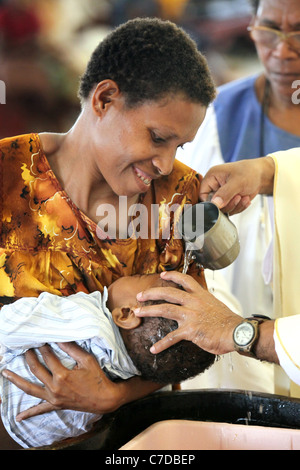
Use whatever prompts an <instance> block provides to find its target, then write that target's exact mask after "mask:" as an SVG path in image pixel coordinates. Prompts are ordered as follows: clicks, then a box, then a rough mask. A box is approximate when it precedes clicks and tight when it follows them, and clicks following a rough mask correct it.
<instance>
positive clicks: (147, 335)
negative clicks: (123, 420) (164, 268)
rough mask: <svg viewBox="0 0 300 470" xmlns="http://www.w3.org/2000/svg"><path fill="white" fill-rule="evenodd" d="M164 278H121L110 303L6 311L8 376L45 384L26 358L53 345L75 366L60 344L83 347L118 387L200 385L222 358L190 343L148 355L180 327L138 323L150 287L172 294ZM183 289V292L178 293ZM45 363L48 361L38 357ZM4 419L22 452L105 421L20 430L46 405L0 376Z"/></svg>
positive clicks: (50, 300) (0, 332)
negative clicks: (129, 383)
mask: <svg viewBox="0 0 300 470" xmlns="http://www.w3.org/2000/svg"><path fill="white" fill-rule="evenodd" d="M170 284H172V285H173V286H174V284H173V283H170V282H169V281H164V280H162V279H161V278H160V276H159V274H150V275H136V276H130V277H122V278H120V279H118V280H117V281H115V282H114V283H113V284H111V286H110V287H109V288H108V289H105V291H104V293H103V295H101V294H100V293H99V292H93V293H91V294H85V293H82V292H79V293H77V294H74V295H71V296H69V297H58V296H55V295H52V294H48V293H45V292H44V293H42V294H41V295H40V296H39V297H38V298H24V299H20V300H17V301H16V302H14V303H12V304H10V305H5V306H3V307H2V310H1V314H0V343H1V351H0V356H2V360H1V363H0V369H1V370H3V369H5V368H8V369H10V370H12V371H14V372H16V373H17V374H19V375H21V376H22V377H24V378H26V379H27V380H29V381H31V382H36V383H40V382H39V381H38V379H37V378H36V377H35V376H34V375H33V374H32V373H31V371H30V369H29V367H28V365H27V362H26V360H25V357H24V352H25V351H26V350H27V349H29V348H37V347H40V346H41V345H42V344H45V343H49V344H50V345H51V347H52V348H53V350H54V351H55V353H56V355H57V356H58V358H59V359H60V360H61V361H62V363H63V365H64V366H65V367H68V368H70V369H71V368H73V367H74V366H75V364H76V363H75V361H74V360H73V359H72V358H71V357H70V356H68V355H67V354H66V353H64V352H63V351H62V350H61V349H60V348H59V347H58V345H57V344H56V343H57V342H68V341H76V342H77V344H79V346H81V347H82V348H84V349H85V350H87V351H88V352H90V353H92V354H94V356H95V357H96V358H97V360H98V362H99V364H100V366H101V367H102V369H103V370H104V371H105V372H106V373H107V375H108V377H109V378H110V379H111V380H114V379H117V378H118V379H119V378H121V379H128V378H130V377H132V376H133V375H140V376H141V377H143V378H144V379H145V380H151V381H155V382H158V383H161V384H162V386H163V385H165V384H173V383H179V382H181V381H184V380H186V379H188V378H191V377H194V376H195V375H198V374H199V373H201V372H203V371H204V370H205V369H207V368H208V367H209V366H210V365H212V364H213V362H214V359H215V356H214V355H212V354H210V353H207V352H205V351H203V350H201V349H200V348H198V347H197V346H196V345H194V344H193V343H191V342H189V341H181V342H180V343H178V344H176V345H173V346H172V347H171V348H169V349H167V350H166V351H163V352H162V353H160V354H157V355H156V356H154V355H153V354H151V353H150V351H149V349H150V347H151V346H152V344H154V343H155V342H156V341H158V340H159V339H161V338H162V337H164V336H165V335H166V334H167V333H169V332H170V331H171V330H173V329H175V328H176V327H177V323H176V322H175V321H173V320H167V319H163V318H144V319H141V318H138V317H136V316H135V315H134V312H133V309H134V308H135V307H137V306H138V302H137V300H136V295H137V293H138V292H140V291H143V290H145V289H147V288H150V287H158V286H169V285H170ZM176 287H178V286H176ZM36 353H37V355H38V356H39V358H40V360H41V362H43V361H42V358H41V355H40V353H39V351H38V350H36ZM0 396H1V400H2V403H1V418H2V422H3V424H4V427H5V429H6V431H7V432H8V433H9V435H10V436H11V437H12V438H13V439H14V440H15V441H16V442H17V443H18V444H19V445H21V446H22V447H25V448H28V447H40V446H44V445H49V444H52V443H53V442H56V441H59V440H62V439H64V438H67V437H74V436H77V435H80V434H82V433H84V432H86V431H88V430H90V429H91V427H92V424H93V423H94V422H95V421H97V420H98V419H99V418H100V416H99V415H96V414H92V413H86V412H80V411H73V410H57V411H51V412H50V413H46V414H43V415H39V416H34V417H32V418H29V419H27V420H24V421H21V422H17V421H16V420H15V417H16V415H17V414H18V413H20V412H21V411H23V410H26V409H28V408H30V407H32V406H34V405H37V404H38V403H40V399H38V398H35V397H32V396H29V395H27V394H26V393H25V392H23V391H22V390H19V389H18V388H17V387H15V386H14V385H13V384H12V383H11V382H9V381H8V380H6V379H5V378H4V377H3V376H2V375H1V376H0Z"/></svg>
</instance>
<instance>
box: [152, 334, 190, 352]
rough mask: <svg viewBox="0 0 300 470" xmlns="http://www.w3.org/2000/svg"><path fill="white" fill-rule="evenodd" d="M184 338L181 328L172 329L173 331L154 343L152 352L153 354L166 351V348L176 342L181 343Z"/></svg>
mask: <svg viewBox="0 0 300 470" xmlns="http://www.w3.org/2000/svg"><path fill="white" fill-rule="evenodd" d="M183 339H184V338H183V337H182V333H181V331H180V330H179V329H177V330H174V331H172V332H171V333H169V334H167V335H166V336H165V337H164V338H162V339H160V340H159V341H157V343H154V344H153V345H152V346H151V348H150V352H151V353H152V354H159V353H160V352H162V351H164V350H165V349H168V348H170V347H171V346H173V345H174V344H176V343H179V342H180V341H182V340H183Z"/></svg>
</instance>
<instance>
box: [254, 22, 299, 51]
mask: <svg viewBox="0 0 300 470" xmlns="http://www.w3.org/2000/svg"><path fill="white" fill-rule="evenodd" d="M247 29H248V31H250V36H251V38H252V39H253V41H255V42H257V43H258V44H262V45H264V46H266V47H269V48H270V49H275V48H276V47H277V46H278V44H279V43H280V42H281V41H287V42H288V44H289V46H290V47H291V48H292V49H293V50H294V51H295V52H300V31H291V32H290V33H283V32H282V31H278V30H277V29H273V28H268V27H267V26H248V28H247Z"/></svg>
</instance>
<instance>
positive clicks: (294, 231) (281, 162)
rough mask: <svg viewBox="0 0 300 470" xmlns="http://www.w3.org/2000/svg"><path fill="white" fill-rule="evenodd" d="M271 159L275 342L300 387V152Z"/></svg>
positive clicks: (279, 154) (282, 363) (282, 154)
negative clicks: (273, 165) (272, 172)
mask: <svg viewBox="0 0 300 470" xmlns="http://www.w3.org/2000/svg"><path fill="white" fill-rule="evenodd" d="M271 156H272V157H273V159H274V161H275V164H276V171H275V181H274V206H275V214H274V219H275V237H274V305H275V316H276V318H277V320H276V323H275V332H274V340H275V347H276V352H277V355H278V358H279V361H280V364H281V366H282V368H283V369H284V370H285V371H286V373H287V374H288V376H289V377H290V379H291V380H293V382H295V383H296V384H297V385H300V341H299V337H300V314H299V312H300V295H299V266H300V250H299V238H300V204H299V174H300V148H296V149H291V150H289V151H286V152H276V153H274V154H272V155H271ZM293 388H295V387H294V386H293V384H291V389H292V390H293ZM298 396H299V394H298Z"/></svg>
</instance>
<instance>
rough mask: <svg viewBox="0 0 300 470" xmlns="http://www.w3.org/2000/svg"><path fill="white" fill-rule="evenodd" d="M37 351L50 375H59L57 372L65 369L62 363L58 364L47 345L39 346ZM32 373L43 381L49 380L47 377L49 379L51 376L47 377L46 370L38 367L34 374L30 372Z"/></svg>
mask: <svg viewBox="0 0 300 470" xmlns="http://www.w3.org/2000/svg"><path fill="white" fill-rule="evenodd" d="M38 349H39V351H40V353H41V354H42V357H43V359H44V361H45V364H46V366H47V367H48V368H49V369H50V371H51V373H52V374H56V373H59V371H61V370H62V369H65V367H64V366H63V365H62V363H61V362H60V360H59V359H58V357H57V356H56V354H55V353H54V352H53V350H52V348H51V347H50V346H49V345H48V344H45V345H44V346H41V347H40V348H38ZM26 360H27V358H26ZM27 362H28V361H27ZM28 364H29V363H28ZM40 366H41V364H40ZM32 372H33V373H34V374H35V375H36V377H38V378H40V377H44V378H45V379H47V378H49V376H50V377H51V374H48V375H47V374H46V372H47V369H45V368H44V370H42V367H39V366H36V371H35V372H34V371H32ZM36 372H38V374H39V376H38V375H37V373H36ZM40 380H41V381H42V382H44V383H45V384H46V382H45V381H44V380H42V378H40Z"/></svg>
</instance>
